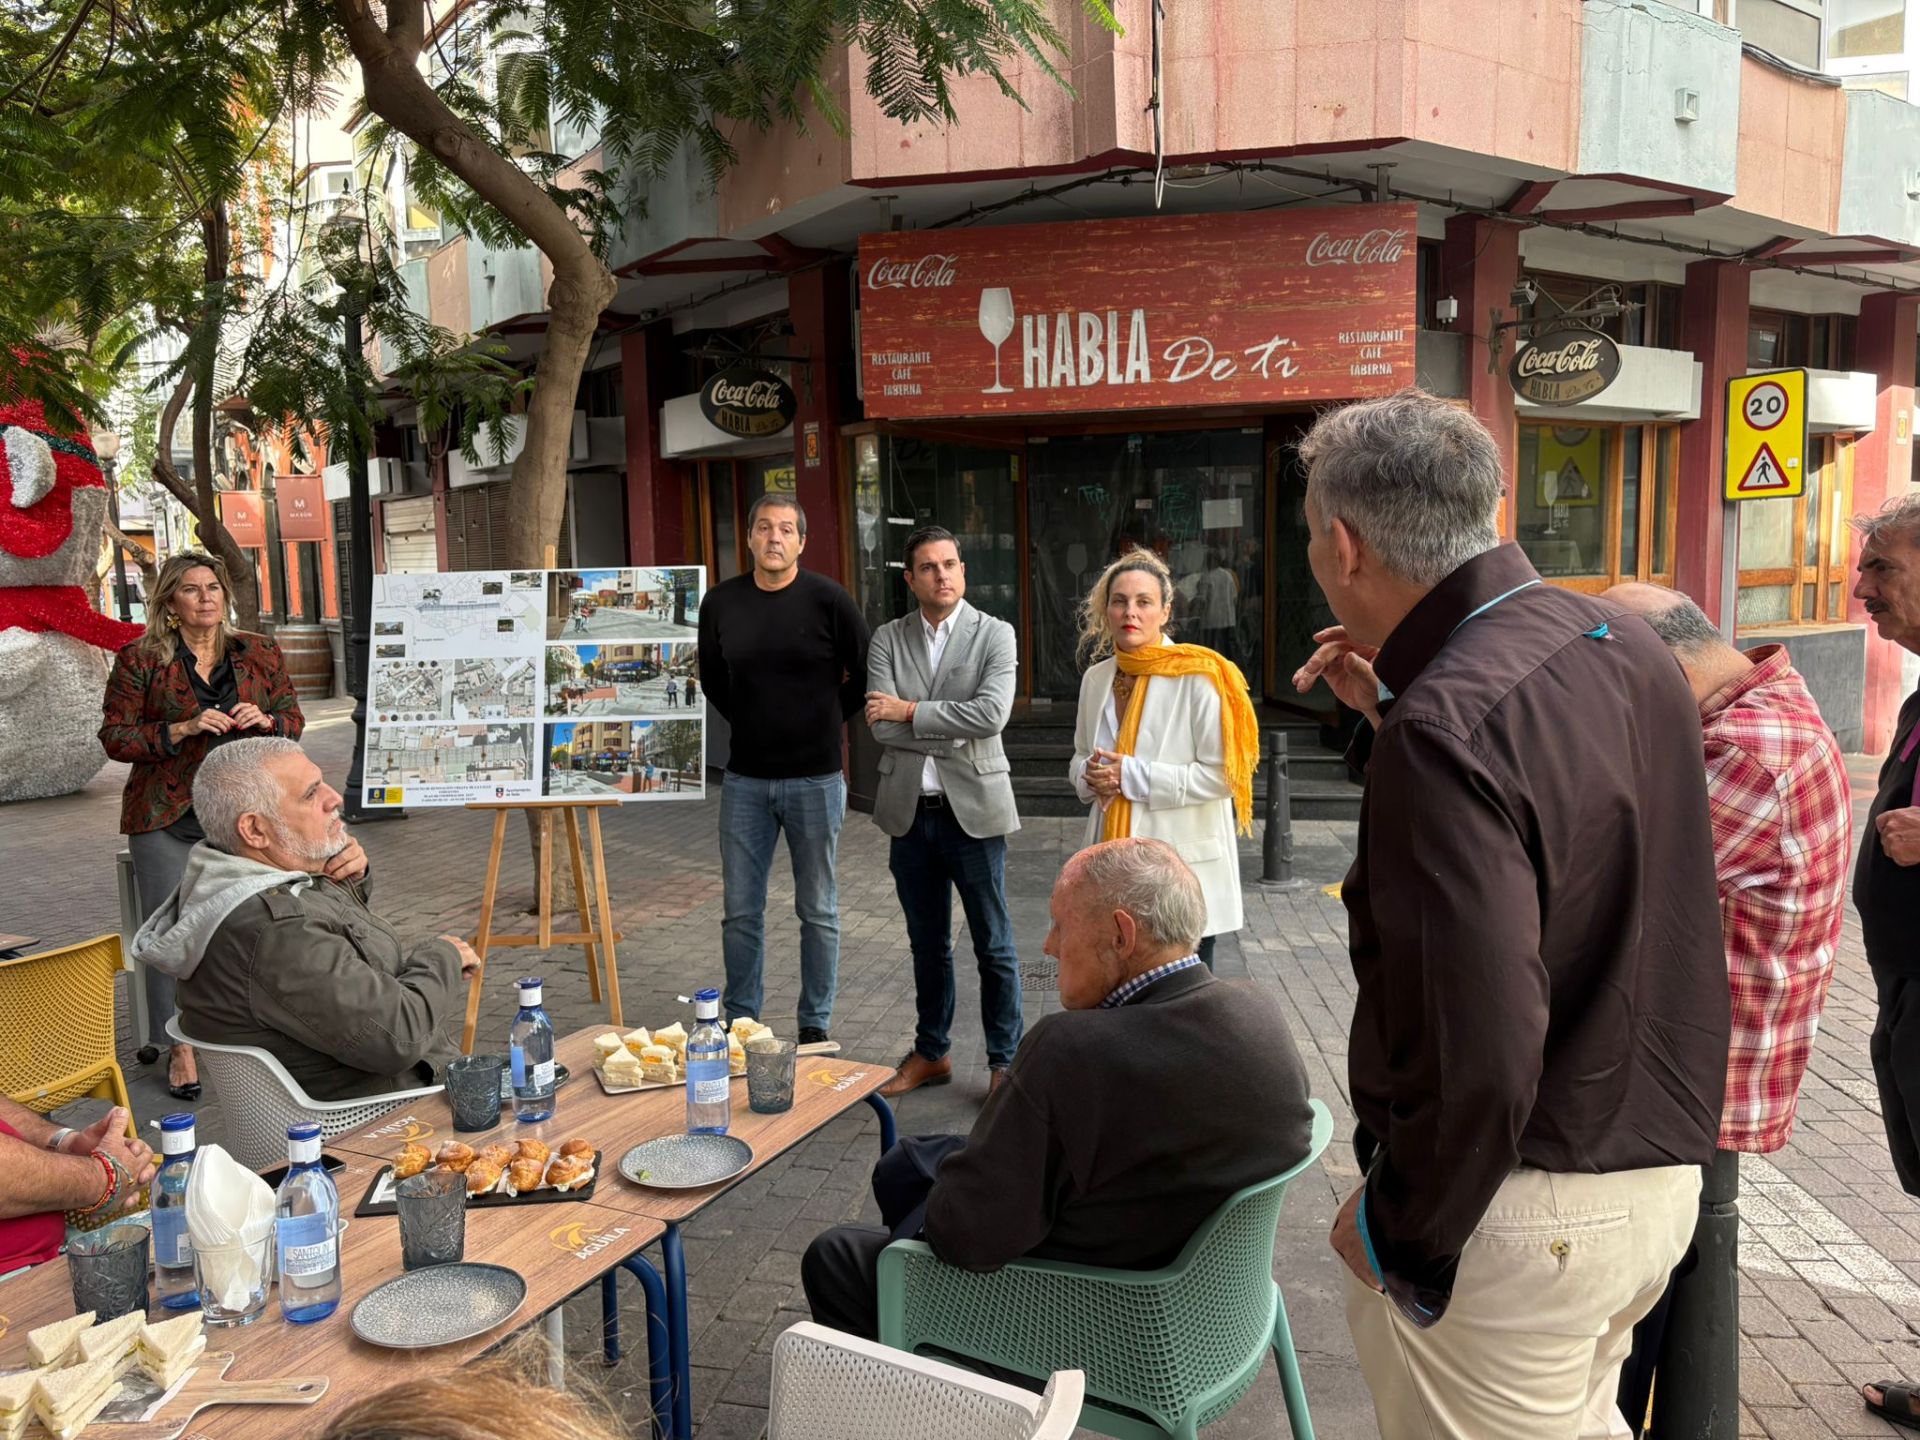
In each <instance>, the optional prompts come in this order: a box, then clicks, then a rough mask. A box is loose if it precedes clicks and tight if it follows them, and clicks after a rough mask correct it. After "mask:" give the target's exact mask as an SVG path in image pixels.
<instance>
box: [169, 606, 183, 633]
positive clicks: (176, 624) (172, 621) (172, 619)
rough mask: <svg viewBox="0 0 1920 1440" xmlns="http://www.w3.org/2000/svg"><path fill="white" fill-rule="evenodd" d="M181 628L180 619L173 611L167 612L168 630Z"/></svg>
mask: <svg viewBox="0 0 1920 1440" xmlns="http://www.w3.org/2000/svg"><path fill="white" fill-rule="evenodd" d="M179 628H180V617H179V616H178V615H176V614H175V613H174V612H173V611H171V610H169V611H168V612H167V629H169V630H178V629H179Z"/></svg>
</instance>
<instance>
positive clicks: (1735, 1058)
mask: <svg viewBox="0 0 1920 1440" xmlns="http://www.w3.org/2000/svg"><path fill="white" fill-rule="evenodd" d="M1607 598H1608V599H1610V600H1616V601H1618V602H1619V603H1620V604H1622V605H1624V606H1627V607H1628V608H1630V609H1633V610H1635V611H1638V612H1639V613H1640V614H1641V615H1642V616H1644V617H1645V618H1646V621H1647V623H1648V624H1649V625H1651V626H1652V627H1653V629H1654V632H1655V633H1656V634H1657V635H1659V636H1660V638H1661V639H1662V640H1665V641H1666V642H1667V645H1668V646H1669V647H1670V648H1671V649H1672V650H1673V652H1674V657H1675V658H1676V659H1677V660H1678V661H1679V662H1680V668H1681V670H1682V671H1684V672H1685V674H1686V677H1687V681H1688V683H1689V684H1691V685H1692V687H1693V693H1694V696H1695V697H1696V698H1697V699H1698V700H1699V702H1700V728H1701V731H1702V734H1703V738H1704V741H1705V756H1706V766H1707V811H1708V815H1709V818H1710V819H1711V821H1712V824H1713V858H1714V870H1715V873H1716V876H1717V878H1718V880H1719V888H1720V924H1721V930H1722V932H1723V933H1724V935H1725V937H1726V945H1727V981H1728V985H1729V987H1730V989H1731V992H1732V1003H1733V1040H1732V1045H1731V1047H1730V1049H1729V1052H1728V1055H1727V1098H1726V1102H1725V1104H1724V1106H1723V1108H1722V1110H1721V1112H1720V1156H1719V1158H1718V1160H1716V1161H1715V1163H1714V1166H1713V1169H1712V1171H1711V1172H1710V1173H1709V1174H1708V1176H1707V1178H1706V1184H1705V1187H1704V1188H1703V1189H1702V1191H1701V1195H1700V1206H1701V1210H1702V1213H1703V1215H1704V1214H1705V1213H1706V1212H1707V1211H1708V1208H1709V1206H1710V1205H1712V1204H1714V1203H1716V1202H1718V1203H1720V1204H1723V1205H1725V1204H1730V1203H1731V1202H1732V1200H1733V1199H1734V1197H1735V1196H1736V1195H1737V1194H1738V1188H1739V1170H1738V1164H1739V1152H1740V1151H1742V1150H1745V1151H1747V1152H1748V1153H1750V1154H1756V1155H1764V1154H1768V1153H1769V1152H1771V1151H1774V1150H1778V1149H1780V1148H1781V1147H1782V1146H1784V1145H1785V1144H1786V1143H1787V1137H1788V1136H1789V1135H1791V1134H1792V1133H1793V1112H1794V1108H1795V1107H1796V1105H1798V1103H1799V1100H1800V1082H1801V1080H1802V1078H1803V1077H1804V1076H1805V1075H1806V1072H1807V1061H1808V1059H1809V1058H1810V1057H1811V1056H1812V1053H1813V1039H1814V1036H1815V1035H1816V1034H1817V1033H1818V1031H1819V1028H1820V1008H1821V1006H1822V1005H1824V1004H1825V1003H1826V998H1827V985H1828V983H1829V982H1830V981H1831V980H1832V979H1833V961H1834V952H1835V948H1836V946H1837V945H1838V944H1839V940H1840V922H1841V918H1842V916H1843V915H1844V913H1845V910H1846V885H1847V870H1848V859H1849V851H1850V848H1851V845H1852V814H1853V808H1852V807H1853V798H1852V794H1851V791H1850V789H1849V786H1848V782H1847V769H1846V764H1845V762H1844V761H1842V759H1841V758H1840V746H1839V743H1838V742H1837V741H1835V739H1834V738H1833V732H1832V731H1831V730H1829V729H1828V728H1827V724H1826V722H1825V721H1824V720H1822V719H1821V718H1820V708H1819V706H1818V705H1816V704H1815V703H1814V700H1813V696H1812V695H1810V694H1809V693H1808V692H1807V686H1806V682H1805V681H1804V680H1802V679H1801V678H1800V674H1799V672H1798V671H1796V670H1795V669H1794V668H1793V666H1792V664H1791V663H1789V661H1788V658H1787V652H1786V647H1785V646H1782V645H1763V646H1761V647H1759V648H1758V649H1755V650H1750V651H1747V652H1745V653H1742V652H1741V651H1739V650H1736V649H1735V648H1734V647H1733V646H1731V645H1729V644H1728V643H1727V642H1726V641H1725V640H1724V639H1723V638H1721V635H1720V632H1719V630H1718V629H1716V628H1715V626H1714V624H1713V622H1712V621H1711V620H1709V619H1708V618H1707V617H1706V615H1705V614H1704V613H1702V611H1701V609H1700V607H1699V606H1698V605H1695V604H1694V603H1693V601H1691V600H1689V599H1688V598H1687V597H1686V596H1684V595H1682V594H1680V593H1679V592H1677V591H1674V590H1665V589H1662V588H1660V587H1659V586H1656V585H1619V586H1615V587H1614V588H1613V589H1612V590H1610V591H1608V592H1607ZM1727 1229H1728V1234H1727V1243H1726V1244H1725V1245H1724V1246H1717V1247H1713V1248H1711V1249H1710V1248H1709V1247H1708V1246H1707V1245H1706V1244H1704V1243H1703V1242H1704V1241H1705V1240H1706V1239H1707V1236H1706V1233H1705V1229H1704V1227H1703V1230H1702V1231H1701V1232H1700V1233H1699V1234H1697V1235H1696V1236H1695V1246H1694V1249H1692V1250H1690V1251H1689V1252H1688V1254H1687V1257H1686V1259H1684V1260H1682V1261H1681V1262H1680V1265H1679V1266H1678V1267H1677V1268H1676V1269H1675V1271H1674V1281H1673V1283H1672V1284H1670V1285H1669V1286H1668V1287H1667V1294H1666V1295H1665V1296H1664V1297H1663V1298H1662V1299H1661V1302H1660V1304H1659V1305H1657V1306H1656V1307H1655V1308H1654V1310H1653V1311H1652V1313H1651V1314H1649V1315H1648V1316H1647V1318H1646V1319H1645V1320H1643V1321H1641V1323H1640V1325H1639V1326H1637V1327H1636V1328H1635V1331H1634V1353H1633V1358H1632V1360H1630V1361H1629V1362H1628V1364H1627V1366H1626V1367H1625V1369H1624V1370H1623V1371H1622V1372H1621V1380H1620V1409H1621V1413H1623V1414H1624V1415H1626V1416H1627V1417H1628V1419H1629V1423H1634V1424H1635V1428H1636V1430H1637V1429H1638V1424H1637V1417H1640V1416H1644V1415H1645V1414H1646V1412H1647V1395H1648V1391H1649V1389H1650V1388H1651V1386H1652V1380H1653V1372H1654V1369H1655V1366H1656V1364H1657V1362H1658V1360H1659V1355H1660V1349H1661V1338H1662V1336H1663V1334H1664V1333H1665V1331H1666V1328H1667V1321H1668V1316H1669V1314H1670V1313H1671V1311H1672V1310H1673V1309H1674V1308H1676V1307H1688V1306H1691V1305H1695V1304H1702V1305H1704V1304H1707V1303H1710V1301H1709V1298H1708V1297H1709V1294H1710V1292H1711V1290H1712V1289H1713V1288H1715V1286H1716V1285H1718V1286H1719V1287H1720V1288H1724V1289H1725V1290H1727V1291H1728V1292H1729V1293H1730V1292H1731V1289H1732V1287H1733V1286H1734V1285H1735V1284H1737V1281H1736V1279H1735V1275H1734V1267H1733V1261H1734V1255H1733V1246H1732V1234H1731V1226H1730V1225H1729V1226H1728V1227H1727ZM1722 1252H1724V1254H1723V1253H1722ZM1706 1254H1712V1255H1714V1256H1715V1258H1716V1260H1717V1261H1718V1262H1719V1263H1718V1265H1717V1267H1709V1266H1705V1265H1701V1264H1700V1263H1699V1262H1700V1257H1701V1256H1702V1255H1706ZM1709 1268H1716V1269H1717V1270H1718V1271H1720V1272H1723V1273H1718V1274H1713V1275H1710V1274H1708V1273H1707V1272H1708V1270H1709ZM1695 1291H1697V1292H1698V1293H1697V1294H1691V1293H1690V1292H1695ZM1725 1339H1726V1342H1727V1346H1728V1348H1729V1350H1730V1351H1731V1350H1732V1348H1733V1347H1734V1344H1735V1337H1734V1334H1733V1332H1732V1330H1731V1329H1730V1328H1729V1329H1727V1331H1726V1336H1725ZM1727 1359H1728V1366H1727V1369H1726V1373H1727V1374H1729V1375H1732V1374H1735V1373H1737V1367H1736V1366H1735V1365H1734V1362H1733V1357H1732V1356H1731V1355H1729V1356H1728V1357H1727ZM1698 1363H1699V1357H1698V1356H1697V1354H1696V1355H1695V1356H1694V1357H1693V1364H1694V1366H1695V1367H1698ZM1662 1393H1663V1394H1665V1392H1664V1391H1663V1392H1662Z"/></svg>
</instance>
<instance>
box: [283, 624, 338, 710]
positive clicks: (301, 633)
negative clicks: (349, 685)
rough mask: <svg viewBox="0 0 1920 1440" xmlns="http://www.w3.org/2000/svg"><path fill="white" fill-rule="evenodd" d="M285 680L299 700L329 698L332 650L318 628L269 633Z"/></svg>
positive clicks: (289, 628)
mask: <svg viewBox="0 0 1920 1440" xmlns="http://www.w3.org/2000/svg"><path fill="white" fill-rule="evenodd" d="M273 638H274V641H275V643H277V644H278V645H279V646H280V656H281V658H282V659H283V660H285V661H286V664H287V676H288V678H289V679H291V680H292V681H293V688H294V692H295V693H296V694H297V695H299V697H300V698H301V699H302V700H325V699H326V698H327V697H328V696H330V695H332V694H333V646H332V645H330V644H328V643H327V632H326V628H325V627H324V626H321V625H282V626H279V627H278V628H277V629H275V630H274V632H273Z"/></svg>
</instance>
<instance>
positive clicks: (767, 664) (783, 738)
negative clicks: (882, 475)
mask: <svg viewBox="0 0 1920 1440" xmlns="http://www.w3.org/2000/svg"><path fill="white" fill-rule="evenodd" d="M700 688H701V689H702V690H703V691H705V692H706V697H707V704H709V705H711V706H712V707H713V708H714V709H715V710H718V711H719V712H720V713H721V714H722V715H724V716H725V717H726V719H727V723H728V724H729V725H730V726H732V728H733V741H732V745H731V746H730V748H729V752H728V758H727V769H729V770H731V771H733V772H734V773H735V774H738V775H749V776H752V777H753V778H755V779H759V780H791V779H795V778H797V777H799V776H802V775H832V774H837V773H839V770H840V731H841V727H842V726H844V725H845V724H846V722H847V721H848V720H849V719H851V718H852V717H853V714H854V712H855V711H857V710H859V709H860V708H861V707H862V706H863V705H864V704H865V703H866V689H867V622H866V621H865V620H864V619H862V618H861V615H860V612H859V611H858V610H857V609H855V608H854V604H853V597H852V596H851V595H849V594H847V592H846V591H845V590H842V589H841V588H840V587H839V586H838V585H836V584H834V583H833V581H831V580H829V579H827V577H826V576H824V575H817V574H815V573H814V572H813V571H811V570H802V571H801V572H800V573H799V574H798V575H796V576H795V577H794V578H793V580H792V582H791V583H789V584H788V585H787V586H786V587H785V588H783V589H780V590H762V589H761V588H760V587H759V586H758V585H756V584H755V583H754V580H753V576H752V575H751V574H747V575H736V576H735V577H734V578H733V579H731V580H723V581H722V582H721V583H720V584H718V585H716V586H714V587H713V589H711V590H709V591H708V592H707V594H706V596H705V597H704V598H703V599H702V600H701V602H700Z"/></svg>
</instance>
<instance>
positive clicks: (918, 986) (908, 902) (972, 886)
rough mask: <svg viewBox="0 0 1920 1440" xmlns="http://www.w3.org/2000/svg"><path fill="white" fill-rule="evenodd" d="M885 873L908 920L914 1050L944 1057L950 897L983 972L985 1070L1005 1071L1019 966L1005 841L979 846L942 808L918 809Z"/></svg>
mask: <svg viewBox="0 0 1920 1440" xmlns="http://www.w3.org/2000/svg"><path fill="white" fill-rule="evenodd" d="M887 868H888V869H890V870H892V871H893V885H894V889H895V890H896V891H897V892H898V894H899V896H900V908H901V910H902V911H903V912H905V914H906V917H907V941H908V943H909V944H910V945H912V947H913V992H914V998H915V1001H916V1003H917V1005H918V1008H919V1012H920V1013H919V1025H918V1027H917V1028H916V1029H915V1030H914V1035H913V1048H914V1049H915V1050H917V1051H919V1053H920V1054H921V1055H923V1056H925V1057H926V1058H927V1059H929V1060H941V1059H944V1058H946V1054H947V1051H948V1049H949V1048H950V1046H949V1042H948V1039H947V1036H948V1032H949V1031H950V1030H951V1029H952V1028H953V892H954V890H956V889H958V890H959V892H960V908H961V909H962V910H963V911H964V912H965V914H966V917H967V929H968V931H969V932H970V933H971V934H972V935H973V955H974V959H975V960H976V961H978V962H979V965H980V1023H981V1025H982V1026H983V1027H984V1028H985V1030H986V1032H987V1063H988V1064H989V1065H1005V1064H1007V1063H1008V1062H1009V1061H1011V1060H1012V1059H1013V1052H1014V1051H1015V1050H1017V1049H1019V1048H1020V1031H1021V1022H1020V960H1019V957H1018V956H1017V955H1016V954H1015V953H1014V948H1013V918H1012V917H1011V916H1010V915H1008V914H1007V883H1006V882H1007V841H1006V837H1005V836H1003V835H994V836H990V837H988V838H987V839H984V840H976V839H975V838H974V837H973V836H971V835H969V834H967V832H966V831H965V830H963V829H961V828H960V822H959V821H958V820H955V819H954V818H953V811H951V810H949V809H948V808H947V807H946V806H944V805H942V806H938V807H934V806H922V807H921V809H920V811H919V813H918V814H917V815H915V816H914V817H913V828H912V829H911V830H909V831H908V832H907V833H906V834H905V835H901V836H898V837H896V838H895V839H894V842H893V848H892V853H891V854H890V856H889V857H888V862H887Z"/></svg>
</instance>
